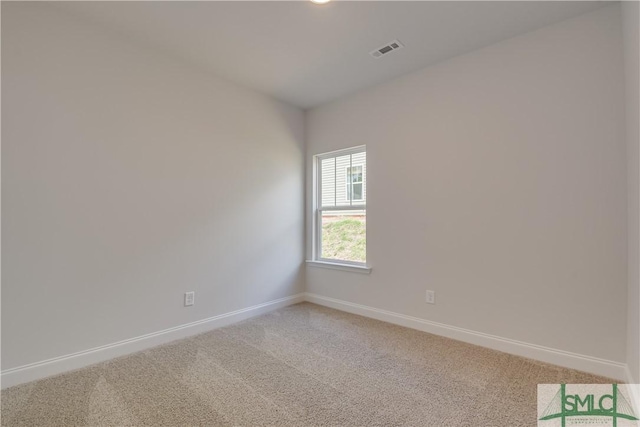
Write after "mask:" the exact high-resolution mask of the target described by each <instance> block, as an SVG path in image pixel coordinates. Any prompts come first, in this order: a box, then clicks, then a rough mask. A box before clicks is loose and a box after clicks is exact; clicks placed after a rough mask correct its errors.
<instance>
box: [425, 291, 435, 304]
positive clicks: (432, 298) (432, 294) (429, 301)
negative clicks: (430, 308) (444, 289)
mask: <svg viewBox="0 0 640 427" xmlns="http://www.w3.org/2000/svg"><path fill="white" fill-rule="evenodd" d="M426 302H427V304H435V303H436V292H435V291H427V298H426Z"/></svg>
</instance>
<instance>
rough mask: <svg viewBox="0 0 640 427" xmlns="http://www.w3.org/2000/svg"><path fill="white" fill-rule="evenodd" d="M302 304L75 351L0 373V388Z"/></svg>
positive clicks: (267, 306)
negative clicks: (0, 386)
mask: <svg viewBox="0 0 640 427" xmlns="http://www.w3.org/2000/svg"><path fill="white" fill-rule="evenodd" d="M302 301H304V294H302V293H301V294H297V295H293V296H289V297H285V298H280V299H277V300H273V301H269V302H265V303H263V304H258V305H254V306H252V307H247V308H243V309H240V310H236V311H232V312H229V313H225V314H220V315H218V316H213V317H209V318H207V319H202V320H198V321H195V322H191V323H186V324H184V325H180V326H176V327H173V328H169V329H165V330H163V331H158V332H153V333H150V334H146V335H142V336H139V337H135V338H130V339H126V340H123V341H119V342H116V343H113V344H107V345H103V346H100V347H95V348H92V349H89V350H84V351H79V352H77V353H73V354H67V355H65V356H59V357H55V358H53V359H48V360H43V361H41V362H36V363H31V364H28V365H24V366H19V367H16V368H12V369H7V370H4V371H2V374H1V376H0V383H1V384H2V388H3V389H4V388H7V387H11V386H14V385H18V384H22V383H26V382H29V381H34V380H38V379H41V378H45V377H49V376H52V375H56V374H60V373H63V372H67V371H72V370H75V369H79V368H83V367H85V366H89V365H93V364H95V363H99V362H103V361H105V360H109V359H113V358H115V357H119V356H124V355H127V354H130V353H135V352H136V351H141V350H145V349H148V348H151V347H155V346H157V345H160V344H165V343H168V342H170V341H174V340H177V339H181V338H186V337H189V336H192V335H196V334H199V333H202V332H206V331H209V330H212V329H216V328H220V327H222V326H227V325H229V324H232V323H235V322H239V321H241V320H244V319H248V318H250V317H254V316H257V315H259V314H263V313H266V312H268V311H271V310H276V309H278V308H282V307H286V306H288V305H292V304H296V303H299V302H302Z"/></svg>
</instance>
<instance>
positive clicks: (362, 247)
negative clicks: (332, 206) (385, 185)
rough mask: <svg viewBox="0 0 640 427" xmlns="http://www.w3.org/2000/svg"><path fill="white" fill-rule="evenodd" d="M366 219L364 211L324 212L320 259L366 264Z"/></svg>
mask: <svg viewBox="0 0 640 427" xmlns="http://www.w3.org/2000/svg"><path fill="white" fill-rule="evenodd" d="M354 187H355V186H354ZM360 191H362V187H360ZM366 218H367V214H366V211H364V210H349V211H323V212H322V219H321V220H322V236H321V248H320V252H321V253H320V257H321V258H325V259H335V260H342V261H353V262H366V260H367V231H366V229H367V221H366Z"/></svg>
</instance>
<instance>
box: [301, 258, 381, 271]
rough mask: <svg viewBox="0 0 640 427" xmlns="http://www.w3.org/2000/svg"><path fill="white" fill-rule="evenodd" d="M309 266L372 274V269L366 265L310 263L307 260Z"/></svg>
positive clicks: (326, 262)
mask: <svg viewBox="0 0 640 427" xmlns="http://www.w3.org/2000/svg"><path fill="white" fill-rule="evenodd" d="M307 265H309V266H311V267H319V268H328V269H331V270H342V271H350V272H352V273H360V274H370V273H371V267H367V266H364V265H351V264H340V263H339V262H328V261H309V260H307Z"/></svg>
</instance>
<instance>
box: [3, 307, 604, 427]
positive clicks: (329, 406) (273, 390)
mask: <svg viewBox="0 0 640 427" xmlns="http://www.w3.org/2000/svg"><path fill="white" fill-rule="evenodd" d="M561 382H565V383H598V382H604V383H609V382H611V380H607V379H606V378H600V377H594V376H592V375H588V374H584V373H580V372H576V371H571V370H568V369H563V368H558V367H555V366H551V365H546V364H542V363H538V362H535V361H532V360H527V359H523V358H520V357H515V356H510V355H507V354H504V353H499V352H496V351H492V350H488V349H485V348H482V347H476V346H472V345H469V344H464V343H462V342H459V341H453V340H450V339H447V338H441V337H438V336H435V335H430V334H426V333H423V332H418V331H414V330H412V329H406V328H402V327H399V326H394V325H390V324H387V323H383V322H379V321H376V320H371V319H367V318H364V317H360V316H355V315H351V314H347V313H342V312H340V311H336V310H331V309H328V308H324V307H320V306H317V305H314V304H309V303H303V304H298V305H295V306H291V307H287V308H284V309H281V310H278V311H275V312H272V313H269V314H266V315H263V316H261V317H256V318H254V319H250V320H247V321H245V322H242V323H238V324H236V325H232V326H229V327H226V328H222V329H217V330H214V331H211V332H208V333H205V334H202V335H198V336H195V337H193V338H189V339H185V340H181V341H176V342H174V343H171V344H168V345H165V346H161V347H156V348H154V349H151V350H148V351H144V352H141V353H136V354H133V355H131V356H126V357H123V358H120V359H116V360H112V361H109V362H105V363H102V364H99V365H95V366H91V367H88V368H85V369H81V370H78V371H75V372H71V373H67V374H63V375H59V376H57V377H52V378H48V379H44V380H41V381H37V382H34V383H30V384H25V385H21V386H17V387H13V388H9V389H7V390H4V391H2V395H1V397H2V425H3V426H52V425H55V426H143V425H146V426H438V427H440V426H476V427H478V426H491V427H497V426H510V427H515V426H535V425H536V384H538V383H561Z"/></svg>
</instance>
